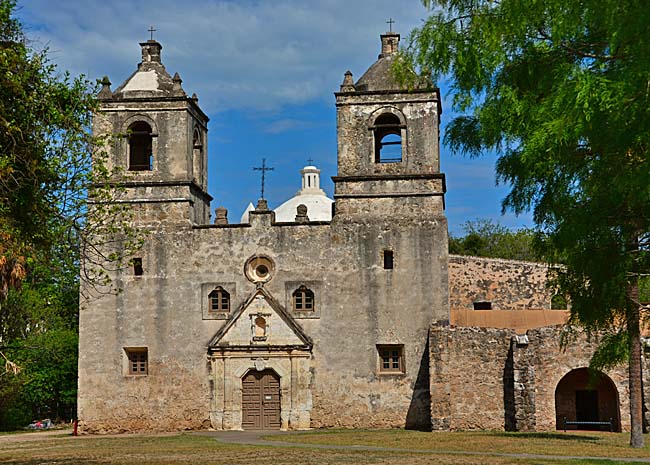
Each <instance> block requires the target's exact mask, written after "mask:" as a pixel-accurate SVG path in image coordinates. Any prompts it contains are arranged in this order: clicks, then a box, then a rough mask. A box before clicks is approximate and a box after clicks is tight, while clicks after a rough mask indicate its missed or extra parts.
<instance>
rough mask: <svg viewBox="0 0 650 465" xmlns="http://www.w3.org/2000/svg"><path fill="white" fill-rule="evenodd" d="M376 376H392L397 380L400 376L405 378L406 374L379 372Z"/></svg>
mask: <svg viewBox="0 0 650 465" xmlns="http://www.w3.org/2000/svg"><path fill="white" fill-rule="evenodd" d="M377 376H381V377H390V376H393V377H395V378H399V377H402V376H406V373H405V372H403V371H380V372H378V373H377Z"/></svg>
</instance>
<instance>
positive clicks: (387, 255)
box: [384, 250, 393, 270]
mask: <svg viewBox="0 0 650 465" xmlns="http://www.w3.org/2000/svg"><path fill="white" fill-rule="evenodd" d="M392 269H393V251H392V250H384V270H392Z"/></svg>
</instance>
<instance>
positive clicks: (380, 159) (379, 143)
mask: <svg viewBox="0 0 650 465" xmlns="http://www.w3.org/2000/svg"><path fill="white" fill-rule="evenodd" d="M374 136H375V163H399V162H401V161H402V124H401V122H400V120H399V117H397V115H394V114H392V113H384V114H383V115H380V116H379V117H378V118H377V119H376V120H375V124H374Z"/></svg>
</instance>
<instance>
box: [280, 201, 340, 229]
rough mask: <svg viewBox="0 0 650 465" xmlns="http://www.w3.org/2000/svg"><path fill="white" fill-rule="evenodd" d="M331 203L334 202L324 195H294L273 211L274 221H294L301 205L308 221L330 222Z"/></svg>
mask: <svg viewBox="0 0 650 465" xmlns="http://www.w3.org/2000/svg"><path fill="white" fill-rule="evenodd" d="M333 203H334V201H333V200H332V199H330V198H329V197H327V196H325V195H313V194H303V195H296V196H295V197H292V198H290V199H289V200H287V201H286V202H284V203H283V204H282V205H280V206H279V207H278V208H276V209H275V210H274V211H275V221H276V222H282V223H284V222H293V221H296V212H297V210H296V209H297V208H298V205H301V204H302V205H305V206H306V207H307V217H308V218H309V221H331V220H332V204H333Z"/></svg>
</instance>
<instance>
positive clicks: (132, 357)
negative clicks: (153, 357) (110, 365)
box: [126, 349, 149, 375]
mask: <svg viewBox="0 0 650 465" xmlns="http://www.w3.org/2000/svg"><path fill="white" fill-rule="evenodd" d="M126 354H127V356H128V358H129V374H130V375H146V374H147V373H148V368H149V367H148V365H149V360H148V358H149V357H148V352H147V349H126Z"/></svg>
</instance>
